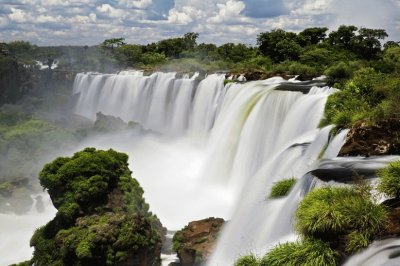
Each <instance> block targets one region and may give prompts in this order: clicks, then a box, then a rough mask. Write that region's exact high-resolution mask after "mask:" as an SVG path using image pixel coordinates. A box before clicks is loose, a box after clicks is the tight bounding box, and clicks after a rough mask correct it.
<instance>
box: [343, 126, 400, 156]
mask: <svg viewBox="0 0 400 266" xmlns="http://www.w3.org/2000/svg"><path fill="white" fill-rule="evenodd" d="M399 134H400V120H398V119H389V120H383V121H379V122H377V123H376V124H375V125H366V124H365V123H357V124H355V125H354V126H353V127H352V128H351V129H350V131H349V133H348V134H347V140H346V143H345V144H344V145H343V147H342V149H341V150H340V152H339V156H366V157H368V156H373V155H397V154H400V142H399Z"/></svg>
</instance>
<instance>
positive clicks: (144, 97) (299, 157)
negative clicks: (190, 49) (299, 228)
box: [74, 72, 346, 265]
mask: <svg viewBox="0 0 400 266" xmlns="http://www.w3.org/2000/svg"><path fill="white" fill-rule="evenodd" d="M195 77H196V76H194V77H193V78H192V79H190V78H189V77H188V76H184V77H183V78H181V79H177V78H176V77H175V73H154V74H152V75H150V76H143V73H137V72H133V73H131V74H129V73H124V74H121V73H120V74H118V75H99V74H90V73H89V74H79V75H78V76H77V78H76V81H75V87H74V92H75V93H79V94H80V96H79V99H78V102H77V105H76V109H75V111H76V112H77V113H78V114H81V115H83V116H86V117H89V118H94V116H95V113H96V112H98V111H101V112H103V113H105V114H108V115H115V116H120V117H121V118H122V119H124V120H125V121H130V120H133V121H136V122H139V123H141V124H142V126H143V127H144V128H146V129H151V130H153V131H157V132H160V133H162V134H163V135H174V136H179V135H180V136H186V137H184V139H189V140H190V141H196V140H202V141H201V142H200V143H203V144H204V149H203V151H202V163H201V164H199V165H197V166H196V167H198V166H199V168H197V169H198V170H197V171H198V172H199V173H198V177H197V178H193V179H192V181H191V182H192V183H193V184H195V185H193V184H192V187H191V188H190V189H188V188H187V187H188V186H189V185H187V184H185V181H180V183H179V184H178V185H177V186H179V187H175V188H172V189H175V190H176V192H175V194H176V193H178V194H179V193H181V195H185V200H187V201H188V202H190V201H191V200H192V201H194V202H199V199H198V198H195V197H194V196H192V195H191V194H199V195H205V197H203V201H205V202H207V203H209V204H210V205H218V204H217V201H218V194H220V195H229V196H228V197H227V198H229V199H230V200H229V204H226V203H224V204H221V207H224V208H225V211H224V212H221V213H224V214H225V218H228V219H230V222H229V224H228V226H226V228H225V229H224V231H223V233H222V235H221V238H220V240H219V241H218V245H217V248H216V251H215V253H214V254H213V256H212V258H211V260H210V262H209V265H230V264H233V262H234V260H235V259H236V258H237V257H238V256H240V255H243V254H246V253H248V252H253V253H256V254H259V255H262V254H263V253H265V252H266V251H267V250H268V248H270V247H271V246H272V245H273V244H275V243H277V242H278V241H280V240H282V239H293V238H295V237H296V236H295V233H294V231H293V226H292V215H293V213H294V211H295V209H296V208H297V204H298V203H299V201H300V200H301V199H302V197H303V196H304V195H305V194H306V193H307V192H308V191H309V190H310V189H311V188H312V187H313V186H314V185H315V184H316V181H315V179H314V178H313V177H312V176H311V175H310V174H307V173H308V172H309V171H310V170H312V169H313V167H315V164H316V162H317V161H318V158H319V156H320V154H321V151H323V149H324V148H326V145H327V143H328V139H329V134H330V130H331V128H332V127H331V126H329V127H325V128H323V129H319V128H318V124H319V121H320V120H321V118H322V116H323V111H324V107H325V102H326V99H327V97H328V96H329V95H330V94H332V93H334V92H335V91H336V90H335V89H332V88H329V87H311V88H309V91H308V93H303V92H300V91H282V90H275V88H277V86H278V85H280V84H282V83H286V82H288V81H285V80H283V79H282V78H280V77H275V78H270V79H267V80H262V81H254V82H249V83H245V84H238V83H228V84H227V85H226V86H224V79H225V77H224V76H223V75H219V74H212V75H208V76H207V77H206V78H205V79H203V80H202V81H201V82H200V83H199V84H198V85H197V86H196V83H195ZM290 84H292V85H291V86H296V84H301V82H298V81H292V82H290ZM82 87H83V88H82ZM345 134H346V132H345V131H343V132H342V133H341V134H339V136H338V137H336V138H335V139H334V140H333V141H331V145H329V146H328V147H327V149H326V152H325V156H326V158H332V157H335V156H336V155H337V153H338V152H339V149H340V147H341V145H342V144H343V141H344V137H345ZM103 142H104V141H103ZM128 152H129V151H128ZM138 156H140V154H137V155H136V157H138ZM139 166H140V165H139ZM200 166H201V167H200ZM181 167H182V168H185V166H184V165H183V166H181ZM179 171H181V169H179V170H178V172H179ZM160 172H161V171H160ZM160 174H161V173H160ZM143 175H146V173H144V174H143ZM153 175H154V174H153ZM162 175H163V176H164V175H168V173H167V172H166V171H163V172H162ZM170 175H173V174H170ZM178 175H179V174H178ZM292 176H295V177H297V178H298V182H297V184H296V186H295V187H294V189H293V190H292V192H291V193H290V195H289V196H288V197H286V198H284V199H277V200H268V199H266V196H267V195H268V193H269V191H270V189H271V187H272V185H273V183H274V182H277V181H279V180H281V179H284V178H289V177H292ZM167 178H171V179H173V178H177V177H174V176H171V177H169V176H168V177H167ZM182 180H185V179H182ZM139 181H140V182H142V181H141V180H139ZM147 182H150V181H149V178H146V179H145V180H143V184H144V190H145V191H149V190H151V189H154V185H151V184H148V183H147ZM151 182H156V183H160V182H162V181H154V180H153V181H151ZM210 188H211V191H214V192H215V191H217V192H218V194H217V195H211V194H212V192H211V193H210V191H207V192H204V191H205V190H207V189H210ZM158 189H159V188H158ZM213 189H214V190H213ZM178 191H181V192H178ZM183 191H184V192H183ZM148 193H149V194H148V196H146V195H145V196H146V198H148V199H149V202H150V205H151V206H153V207H154V210H155V213H158V212H160V213H161V216H160V217H161V219H162V220H163V217H165V216H166V215H167V214H164V213H163V208H157V204H159V203H157V199H155V197H153V196H152V193H151V192H148ZM214 194H215V193H214ZM157 196H158V197H160V195H157ZM221 198H222V196H221ZM170 199H171V197H168V196H165V195H164V198H163V201H169V200H170ZM170 201H175V202H176V201H177V199H173V200H172V199H171V200H170ZM178 201H179V200H178ZM175 204H177V206H180V205H179V204H181V203H175ZM163 206H164V205H163ZM191 208H192V209H193V207H192V206H191ZM164 209H165V206H164ZM180 209H182V210H185V212H190V211H191V210H189V208H187V206H182V207H180ZM201 209H202V208H201V207H198V211H199V212H201ZM226 210H229V212H227V211H226ZM192 211H193V210H192ZM195 211H196V209H194V212H195ZM210 215H218V214H215V213H211V212H210ZM178 216H179V214H178ZM181 216H185V215H181ZM193 217H194V215H193ZM203 218H205V217H203ZM185 222H186V223H187V222H189V221H185ZM170 226H171V225H170ZM170 229H171V228H170ZM173 229H179V228H173Z"/></svg>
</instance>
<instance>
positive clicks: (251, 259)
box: [234, 254, 260, 266]
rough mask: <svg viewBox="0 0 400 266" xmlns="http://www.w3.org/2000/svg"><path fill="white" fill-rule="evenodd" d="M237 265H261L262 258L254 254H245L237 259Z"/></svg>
mask: <svg viewBox="0 0 400 266" xmlns="http://www.w3.org/2000/svg"><path fill="white" fill-rule="evenodd" d="M234 265H235V266H259V265H260V260H259V259H258V258H257V257H256V256H255V255H253V254H250V255H245V256H242V257H240V258H239V259H238V260H237V261H235V264H234Z"/></svg>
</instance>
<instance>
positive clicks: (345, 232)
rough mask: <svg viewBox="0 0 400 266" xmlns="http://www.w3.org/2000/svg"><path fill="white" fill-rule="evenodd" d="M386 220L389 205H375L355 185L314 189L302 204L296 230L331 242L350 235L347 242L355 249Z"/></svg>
mask: <svg viewBox="0 0 400 266" xmlns="http://www.w3.org/2000/svg"><path fill="white" fill-rule="evenodd" d="M386 219H387V211H386V209H385V207H383V206H382V205H378V204H375V203H374V202H373V201H372V200H371V199H370V198H369V197H368V196H366V195H365V194H364V193H360V192H359V191H357V190H356V189H354V188H347V187H324V188H320V189H315V190H313V191H312V192H310V193H309V194H308V195H307V196H306V197H305V198H304V200H303V201H302V202H301V203H300V205H299V207H298V209H297V211H296V229H297V230H298V231H299V232H300V233H301V234H303V235H305V236H308V237H314V238H318V239H322V240H325V241H328V242H337V241H338V240H339V239H341V238H347V239H348V240H351V241H349V242H346V250H349V251H352V252H354V251H356V250H355V249H357V248H359V247H364V246H365V244H362V243H365V240H367V241H368V243H370V242H371V241H372V240H373V239H374V237H376V236H377V235H378V234H379V233H380V232H381V231H382V230H383V229H384V228H385V226H386ZM356 233H357V234H358V235H355V234H356ZM360 235H361V237H360ZM355 242H356V243H357V244H354V243H355Z"/></svg>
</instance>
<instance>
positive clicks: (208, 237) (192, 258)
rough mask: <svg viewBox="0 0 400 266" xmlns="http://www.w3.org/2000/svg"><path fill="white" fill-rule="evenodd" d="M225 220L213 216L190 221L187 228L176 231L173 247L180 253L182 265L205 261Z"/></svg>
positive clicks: (186, 265)
mask: <svg viewBox="0 0 400 266" xmlns="http://www.w3.org/2000/svg"><path fill="white" fill-rule="evenodd" d="M224 222H225V221H224V219H221V218H214V217H211V218H207V219H203V220H199V221H194V222H190V223H189V224H188V225H187V226H185V228H183V229H182V230H180V231H178V232H176V233H175V235H174V237H173V248H174V250H175V251H176V252H177V253H178V257H179V260H180V263H181V264H180V265H182V266H191V265H200V264H202V263H204V262H205V261H206V260H207V259H208V257H209V256H210V254H211V252H212V251H213V248H214V246H215V243H216V239H217V237H218V233H219V232H220V231H221V229H222V226H223V225H224Z"/></svg>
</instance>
